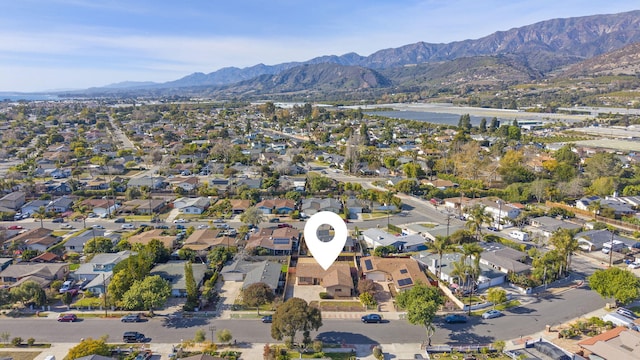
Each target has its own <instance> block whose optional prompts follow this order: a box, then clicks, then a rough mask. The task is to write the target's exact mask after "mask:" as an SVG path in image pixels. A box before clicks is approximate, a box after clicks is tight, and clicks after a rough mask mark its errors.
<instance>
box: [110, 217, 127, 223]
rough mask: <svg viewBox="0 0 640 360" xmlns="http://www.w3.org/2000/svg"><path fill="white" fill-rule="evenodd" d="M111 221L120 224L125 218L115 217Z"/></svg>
mask: <svg viewBox="0 0 640 360" xmlns="http://www.w3.org/2000/svg"><path fill="white" fill-rule="evenodd" d="M113 222H114V223H116V224H121V223H124V222H126V220H125V218H117V219H115V220H113Z"/></svg>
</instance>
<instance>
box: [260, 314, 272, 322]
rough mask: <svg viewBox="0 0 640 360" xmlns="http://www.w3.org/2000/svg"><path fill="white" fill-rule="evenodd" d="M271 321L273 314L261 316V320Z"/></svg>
mask: <svg viewBox="0 0 640 360" xmlns="http://www.w3.org/2000/svg"><path fill="white" fill-rule="evenodd" d="M272 321H273V316H271V315H267V316H263V317H262V322H263V323H270V322H272Z"/></svg>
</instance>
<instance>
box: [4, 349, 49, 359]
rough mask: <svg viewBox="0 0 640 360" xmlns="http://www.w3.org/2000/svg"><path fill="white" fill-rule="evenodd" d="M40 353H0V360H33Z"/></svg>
mask: <svg viewBox="0 0 640 360" xmlns="http://www.w3.org/2000/svg"><path fill="white" fill-rule="evenodd" d="M40 353H41V352H40V351H15V352H14V351H0V358H9V359H13V360H33V359H35V358H36V356H38V355H40Z"/></svg>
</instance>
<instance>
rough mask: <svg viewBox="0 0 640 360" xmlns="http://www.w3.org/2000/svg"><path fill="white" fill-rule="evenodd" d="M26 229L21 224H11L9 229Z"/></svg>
mask: <svg viewBox="0 0 640 360" xmlns="http://www.w3.org/2000/svg"><path fill="white" fill-rule="evenodd" d="M22 229H24V228H23V227H22V226H20V225H11V226H9V230H22Z"/></svg>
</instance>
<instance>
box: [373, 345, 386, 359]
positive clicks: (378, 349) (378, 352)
mask: <svg viewBox="0 0 640 360" xmlns="http://www.w3.org/2000/svg"><path fill="white" fill-rule="evenodd" d="M373 357H374V358H376V359H378V360H380V359H384V354H383V353H382V348H381V347H380V346H376V347H374V348H373Z"/></svg>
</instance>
